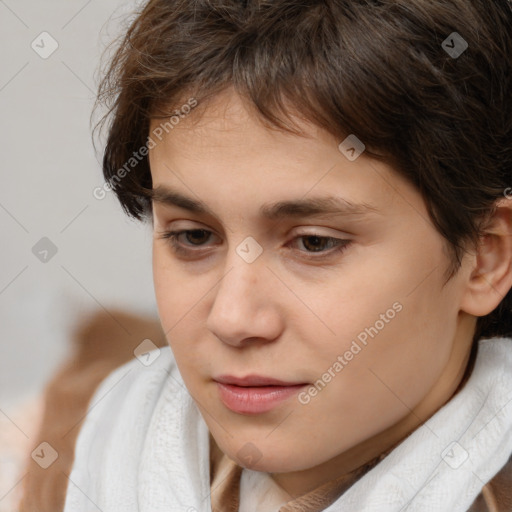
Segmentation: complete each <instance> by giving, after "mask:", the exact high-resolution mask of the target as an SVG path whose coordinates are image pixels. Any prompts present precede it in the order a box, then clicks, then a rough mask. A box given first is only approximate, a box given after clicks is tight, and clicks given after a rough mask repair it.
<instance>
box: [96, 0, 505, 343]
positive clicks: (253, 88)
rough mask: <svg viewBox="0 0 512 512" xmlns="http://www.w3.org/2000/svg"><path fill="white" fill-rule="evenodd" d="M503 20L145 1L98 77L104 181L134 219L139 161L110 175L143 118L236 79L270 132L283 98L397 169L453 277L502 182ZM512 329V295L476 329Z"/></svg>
mask: <svg viewBox="0 0 512 512" xmlns="http://www.w3.org/2000/svg"><path fill="white" fill-rule="evenodd" d="M511 26H512V9H511V5H510V3H509V1H508V0H493V1H489V0H394V1H390V0H322V1H320V0H317V1H313V0H312V1H306V2H297V1H296V0H246V1H245V2H244V1H240V0H150V1H149V2H148V3H147V4H146V5H145V6H144V7H143V8H142V9H141V11H140V12H138V13H136V18H135V19H134V21H133V22H132V23H131V25H130V26H129V28H128V30H127V32H126V34H124V35H123V37H122V38H121V42H120V45H119V47H118V48H117V50H116V52H115V54H114V56H113V58H112V59H111V61H110V62H109V65H108V69H107V71H106V75H105V77H104V78H103V80H102V82H101V83H100V86H99V91H98V98H97V105H100V104H105V105H106V106H107V109H108V111H107V113H106V114H105V116H104V117H103V118H102V119H101V121H100V123H98V125H97V126H96V128H98V127H100V126H101V127H103V125H104V124H105V121H106V120H109V121H110V122H109V123H108V137H107V143H106V147H105V151H104V156H103V174H104V177H105V179H106V180H107V183H110V184H111V185H113V186H112V188H113V189H114V191H115V193H116V195H117V197H118V199H119V201H120V202H121V205H122V206H123V208H124V210H125V211H126V212H127V213H128V214H129V215H131V216H132V217H134V218H136V219H139V220H141V219H142V218H143V217H144V216H145V215H151V198H150V196H151V195H150V193H149V192H148V190H150V189H151V188H152V181H151V173H150V168H149V162H148V158H147V156H146V155H144V156H143V157H140V158H139V159H138V160H137V162H135V165H133V169H129V172H124V173H123V179H122V180H120V179H119V175H118V174H116V173H118V171H119V169H121V168H123V166H125V165H126V162H127V161H129V160H130V158H132V156H133V154H134V152H136V151H137V150H138V149H139V148H141V147H144V146H145V145H146V144H147V141H148V135H149V126H150V120H151V119H153V118H161V117H165V116H168V115H171V114H172V113H173V109H177V108H178V111H177V112H174V113H177V114H179V113H180V111H179V107H180V105H181V104H182V103H183V102H184V98H187V97H189V98H190V97H193V98H195V99H196V100H197V101H198V104H199V105H201V104H202V105H203V106H204V105H205V104H206V103H207V100H208V99H209V98H212V97H213V96H215V95H216V94H217V93H219V92H221V91H222V90H224V89H226V88H227V87H229V86H232V87H234V89H235V90H236V91H237V92H238V93H239V94H241V95H242V96H243V97H244V98H246V99H247V101H248V104H249V105H252V106H253V107H254V108H255V109H256V111H257V112H258V113H259V114H261V119H262V121H264V122H266V123H268V125H269V126H272V127H275V128H278V129H282V130H287V131H290V132H292V133H296V134H298V135H299V134H300V132H299V130H297V129H296V126H294V124H293V122H292V120H291V118H290V117H289V115H288V113H289V112H291V109H292V108H293V110H294V112H299V113H300V115H301V117H302V118H303V119H306V120H309V121H310V122H312V123H314V124H316V125H317V126H319V127H321V128H324V129H326V130H327V131H328V132H330V133H332V134H333V135H335V136H337V137H339V140H340V142H341V140H343V139H344V138H345V137H346V136H347V135H348V134H355V135H356V136H357V137H358V138H359V139H361V140H362V141H363V142H364V144H365V145H366V148H367V154H368V156H373V157H374V158H378V159H381V160H383V161H386V162H388V163H391V164H392V165H393V167H394V168H395V169H396V171H397V172H398V173H399V174H401V175H402V176H404V177H406V178H407V179H408V180H409V181H410V182H411V183H412V184H413V185H414V186H415V187H417V189H418V190H419V191H420V192H421V194H422V197H423V198H424V200H425V203H426V206H427V209H428V212H429V215H430V218H431V220H432V222H433V224H434V226H435V227H436V229H437V230H438V231H439V233H440V234H441V235H442V236H443V237H444V238H445V239H446V240H447V242H448V247H449V249H450V251H451V255H452V265H451V269H449V273H450V275H453V273H454V272H455V271H456V270H457V269H458V268H459V266H460V263H461V258H462V255H463V253H464V250H465V248H464V247H465V244H466V243H467V242H471V243H472V244H473V245H476V244H477V242H478V239H479V236H480V234H481V223H482V222H483V220H484V219H485V218H487V217H488V216H489V214H490V213H492V211H493V208H494V206H495V203H496V201H497V200H498V199H499V198H500V197H503V195H504V191H505V190H507V189H508V187H510V186H511V185H512V183H511V181H512V178H511V176H512V172H511V170H512V36H511V28H510V27H511ZM456 45H458V46H457V47H456ZM450 49H451V50H450ZM454 49H455V50H457V51H456V52H454ZM187 95H188V96H187ZM193 115H198V114H196V112H194V114H193ZM139 160H140V161H139ZM114 178H117V183H114ZM511 334H512V292H511V291H510V290H509V292H508V294H507V295H506V296H505V297H504V298H503V300H502V302H501V304H500V305H499V306H498V308H497V309H496V310H494V311H493V312H492V313H491V314H489V315H487V316H485V317H482V318H479V319H478V323H477V329H476V332H475V339H479V338H480V337H492V336H509V335H511Z"/></svg>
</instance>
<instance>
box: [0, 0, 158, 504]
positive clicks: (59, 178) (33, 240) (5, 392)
mask: <svg viewBox="0 0 512 512" xmlns="http://www.w3.org/2000/svg"><path fill="white" fill-rule="evenodd" d="M140 3H141V2H136V1H133V0H45V1H44V2H41V1H40V0H0V34H1V35H0V41H1V46H0V55H1V63H2V65H1V67H0V112H1V120H0V144H1V164H0V165H1V171H0V172H1V187H0V230H1V234H2V243H1V247H2V251H1V256H0V258H1V266H0V329H1V335H2V339H1V342H0V353H1V357H0V447H1V448H0V450H1V451H0V512H3V511H4V510H5V511H7V510H9V511H10V510H12V509H9V508H8V507H9V499H10V496H13V495H14V494H15V491H13V489H14V488H15V486H16V484H17V482H18V480H16V478H17V477H16V471H15V469H16V468H15V466H16V463H17V462H16V460H15V457H14V455H12V454H10V453H9V446H11V445H12V444H14V443H16V442H17V441H19V442H21V443H22V442H25V443H26V442H29V441H30V439H29V438H30V435H29V434H30V432H31V428H34V425H32V424H31V423H32V420H33V418H35V417H36V416H34V415H35V414H36V413H35V409H34V408H32V409H30V407H29V408H28V409H27V407H26V405H27V404H30V403H33V401H34V400H37V397H38V395H39V394H40V393H41V392H42V390H43V389H44V386H45V384H46V383H47V382H48V380H49V378H50V377H51V375H52V374H53V372H55V370H56V368H57V367H58V366H59V364H61V363H62V361H64V360H65V358H66V356H67V355H68V352H69V350H70V333H71V332H72V329H73V327H74V326H75V325H76V324H77V322H78V321H79V320H80V318H82V317H84V315H86V314H88V312H91V311H94V310H102V311H104V312H107V313H108V314H109V315H110V314H111V313H110V312H111V311H115V310H116V309H121V310H125V311H133V312H137V313H143V314H149V315H156V304H155V300H154V296H153V283H152V274H151V231H150V227H149V225H147V224H142V223H137V222H135V221H133V220H131V219H129V218H128V217H126V216H125V214H124V213H123V211H122V209H121V207H120V206H119V204H118V203H117V201H116V199H115V197H114V195H113V194H112V193H111V192H107V193H106V196H105V197H104V198H103V199H97V198H95V196H94V195H93V191H94V189H95V188H97V187H99V186H102V185H103V178H102V174H101V166H100V162H101V149H102V148H101V145H98V148H97V149H98V152H97V153H95V151H94V148H93V145H92V140H91V122H90V116H91V112H92V107H93V103H94V99H95V93H96V88H97V84H98V82H99V78H100V76H101V69H100V56H101V55H102V53H103V52H104V51H105V49H106V46H107V45H108V44H109V43H111V42H112V41H113V40H114V39H115V38H116V37H118V35H119V33H120V32H121V31H122V30H123V28H125V27H126V25H127V24H128V23H129V21H130V19H131V17H132V15H133V12H134V10H135V8H136V7H137V5H138V4H140ZM100 113H101V111H100ZM97 118H98V116H96V117H95V118H94V119H93V121H94V120H95V119H96V120H97ZM111 316H112V319H113V320H114V321H117V319H116V318H115V315H114V314H112V315H111ZM120 328H122V326H121V325H120ZM31 401H32V402H31ZM27 410H29V411H32V412H31V413H29V414H27V413H26V411H27ZM20 411H25V412H24V413H20ZM31 414H33V415H32V416H31Z"/></svg>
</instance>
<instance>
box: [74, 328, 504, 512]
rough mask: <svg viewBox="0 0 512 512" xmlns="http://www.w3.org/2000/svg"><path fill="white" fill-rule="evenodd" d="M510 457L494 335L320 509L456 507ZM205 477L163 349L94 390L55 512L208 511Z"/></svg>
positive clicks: (202, 443) (192, 424) (178, 383)
mask: <svg viewBox="0 0 512 512" xmlns="http://www.w3.org/2000/svg"><path fill="white" fill-rule="evenodd" d="M452 443H457V444H452ZM299 445H300V443H299ZM511 453H512V340H510V339H497V338H496V339H493V340H487V341H481V342H480V347H479V354H478V357H477V360H476V364H475V368H474V371H473V373H472V375H471V377H470V379H469V381H468V382H467V383H466V385H465V386H464V388H463V389H462V390H461V391H460V393H458V394H457V395H456V396H455V397H454V398H452V399H451V400H450V401H449V402H448V403H447V404H446V405H445V406H443V407H442V408H441V409H440V410H439V411H437V412H436V414H434V415H433V416H432V417H431V418H430V419H429V420H428V421H427V422H426V423H425V424H424V425H422V426H421V427H419V428H418V429H417V430H415V431H414V432H413V433H412V434H411V435H410V436H409V437H408V438H406V439H405V440H404V441H403V442H402V443H401V444H400V445H399V446H397V447H396V448H395V449H394V450H393V451H392V452H391V453H390V454H389V455H388V456H387V457H386V458H385V459H383V460H382V461H381V462H380V463H379V464H377V465H376V466H375V467H374V468H373V469H372V470H371V471H370V472H368V473H367V474H366V475H364V476H363V477H362V478H361V479H360V480H358V481H357V482H356V483H355V484H354V485H353V486H352V487H351V488H350V489H349V490H348V491H346V492H345V493H344V494H343V495H342V496H341V497H340V498H339V499H338V500H337V501H336V502H335V503H333V504H332V505H331V506H329V507H328V508H326V509H325V512H335V511H336V512H345V511H346V512H352V511H354V510H359V511H363V510H364V511H365V512H373V511H375V512H377V511H378V512H398V511H401V512H402V511H409V512H432V511H434V510H435V511H436V512H443V511H446V512H466V511H467V509H468V508H469V506H470V505H471V503H472V502H473V500H474V499H475V498H476V496H477V495H478V494H479V492H480V490H481V488H482V486H483V485H484V484H485V483H486V482H488V481H489V480H490V479H491V478H492V477H493V476H494V475H495V474H496V473H498V471H499V470H500V469H501V468H502V467H503V466H504V465H505V463H506V462H507V460H508V458H509V456H510V454H511ZM442 454H444V458H443V456H442ZM209 483H210V475H209V438H208V428H207V426H206V423H205V422H204V420H203V419H202V416H201V415H200V413H199V410H198V408H197V406H196V405H195V403H194V401H193V400H192V398H191V397H190V395H189V394H188V392H187V390H186V388H185V385H184V383H183V380H182V378H181V375H180V374H179V371H178V368H177V366H176V363H175V361H174V358H173V356H172V353H171V351H170V349H169V348H168V347H166V348H164V349H161V351H160V355H159V357H158V358H157V359H156V361H155V362H153V363H152V364H151V365H150V366H148V367H145V366H144V365H143V364H142V363H141V362H139V361H138V360H136V359H135V360H133V361H130V362H129V363H127V364H126V365H124V366H122V367H121V368H119V369H117V370H116V371H114V372H113V373H112V374H111V375H110V376H109V377H108V378H107V379H106V380H105V381H103V383H102V384H101V386H100V388H99V389H98V390H97V392H96V393H95V395H94V397H93V400H92V401H91V407H90V412H89V414H88V416H87V418H86V420H85V423H84V424H83V426H82V429H81V432H80V434H79V437H78V440H77V445H76V457H75V462H74V465H73V469H72V472H71V475H70V482H69V485H68V493H67V497H66V504H65V509H64V510H65V512H91V511H96V510H101V511H102V512H164V511H165V512H211V502H210V497H209V492H210V485H209Z"/></svg>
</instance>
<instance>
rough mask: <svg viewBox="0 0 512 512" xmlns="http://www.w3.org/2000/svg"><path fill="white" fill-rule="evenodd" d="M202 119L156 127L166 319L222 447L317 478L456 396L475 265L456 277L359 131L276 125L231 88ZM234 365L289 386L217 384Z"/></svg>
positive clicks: (161, 298)
mask: <svg viewBox="0 0 512 512" xmlns="http://www.w3.org/2000/svg"><path fill="white" fill-rule="evenodd" d="M192 121H194V112H192V113H191V114H190V116H189V117H188V118H184V119H181V121H180V122H179V123H178V124H176V125H174V126H173V128H172V129H169V128H168V133H166V132H165V131H163V136H160V138H161V141H159V140H158V139H156V138H155V137H154V136H153V139H154V140H155V141H156V142H157V144H156V146H155V147H154V148H153V149H151V151H150V155H149V158H150V166H151V174H152V179H153V188H154V189H155V190H157V191H158V192H157V193H156V197H155V199H154V202H153V224H154V243H153V270H154V283H155V292H156V298H157V303H158V310H159V315H160V319H161V322H162V326H163V328H164V330H165V332H166V335H167V338H168V341H169V344H170V346H171V348H172V351H173V353H174V355H175V358H176V361H177V364H178V367H179V370H180V373H181V375H182V377H183V380H184V382H185V384H186V386H187V388H188V391H189V392H190V394H191V395H192V397H193V399H194V400H195V402H196V404H197V406H198V408H199V410H200V411H201V413H202V416H203V418H204V420H205V422H206V423H207V425H208V427H209V429H210V431H211V433H212V435H213V436H214V438H215V440H216V442H217V444H218V445H219V446H220V448H221V449H222V450H223V451H224V452H225V453H226V454H227V455H228V457H230V458H231V459H233V460H235V461H236V462H237V463H239V464H240V465H242V466H245V467H249V468H251V469H254V470H257V471H266V472H271V473H274V475H273V477H274V478H275V479H276V481H278V482H280V483H281V484H282V485H283V487H284V488H288V489H290V491H291V492H293V491H294V490H297V489H300V488H303V489H305V488H306V487H312V486H313V485H314V484H315V483H320V482H322V481H323V480H325V478H326V477H328V478H327V479H332V478H333V476H335V474H336V473H337V472H342V471H344V470H349V469H353V468H354V467H356V466H357V465H359V464H361V463H363V462H366V461H367V460H368V459H369V458H371V457H373V456H375V455H378V454H379V453H380V452H381V451H383V450H384V449H385V448H387V447H388V446H390V445H391V444H392V443H393V442H395V441H397V440H399V439H401V438H402V437H403V436H405V435H406V433H407V432H409V431H411V430H412V429H413V428H415V426H417V425H418V424H419V423H420V422H422V421H424V420H426V419H427V418H428V417H429V416H430V415H431V414H432V413H433V412H434V411H435V410H437V408H439V407H440V406H441V405H442V404H443V403H444V402H445V401H446V400H448V398H449V397H450V396H451V394H453V391H454V390H455V388H456V386H457V384H458V382H459V381H460V378H461V376H462V373H463V371H464V367H465V364H466V362H467V355H468V350H469V346H470V342H471V335H472V328H473V327H474V321H473V320H474V319H473V317H470V316H469V315H466V314H465V313H464V312H462V311H461V308H460V303H461V299H462V296H463V293H464V276H465V275H467V273H466V274H465V273H464V272H466V271H465V270H464V268H465V267H464V266H463V268H462V270H461V271H460V272H459V273H458V274H457V275H456V276H455V278H453V279H451V280H450V281H448V282H447V283H446V274H445V272H446V269H447V267H448V265H449V259H448V255H447V252H446V249H445V245H444V242H443V239H442V237H441V235H440V234H439V233H438V232H437V231H436V230H435V229H434V227H433V225H432V224H431V222H430V220H429V217H428V214H427V211H426V207H425V204H424V202H423V200H422V198H421V196H420V194H419V193H418V192H417V191H416V190H415V189H414V188H413V187H412V186H411V185H410V184H408V183H407V182H405V181H404V180H403V179H402V178H401V177H400V176H399V175H398V174H396V173H395V172H394V171H393V170H392V169H391V168H390V167H388V166H386V165H384V164H382V163H378V162H376V161H374V160H371V159H369V158H368V157H367V156H366V155H365V153H364V152H363V153H362V154H361V155H360V156H358V157H357V149H360V147H355V150H356V151H351V149H350V146H351V144H350V143H349V142H350V140H352V141H353V139H349V142H347V143H346V144H345V145H343V146H342V149H343V151H342V150H341V149H340V148H339V147H338V145H339V144H340V143H341V142H342V141H341V140H335V139H334V137H332V136H331V135H329V134H328V133H326V132H324V131H321V130H319V129H317V128H315V127H313V126H311V125H309V124H308V125H306V124H305V123H303V126H304V127H307V130H308V134H309V135H310V138H301V137H298V136H294V135H291V134H284V133H282V132H278V131H270V130H269V129H268V128H265V127H264V126H263V125H262V124H260V122H259V120H258V118H256V117H255V115H254V114H252V113H250V112H249V111H247V110H245V107H244V104H243V103H242V101H241V100H240V98H239V97H238V96H237V95H235V94H234V93H232V92H227V93H224V94H222V95H220V96H218V97H217V99H216V101H215V103H212V104H210V105H209V106H208V107H207V110H206V113H205V114H204V116H203V117H201V118H200V122H196V121H194V122H192ZM160 122H161V121H154V122H153V123H152V125H151V130H152V131H151V133H154V131H155V129H158V126H159V124H160ZM160 132H162V130H160V131H159V132H157V133H160ZM150 135H151V134H150ZM363 142H364V141H363ZM347 157H349V158H347ZM180 198H181V199H180ZM183 198H187V199H186V200H184V199H183ZM171 231H172V232H176V231H180V232H183V233H182V234H180V235H178V236H177V238H176V239H175V240H174V242H172V240H171V239H169V238H165V237H163V236H162V235H163V234H164V233H166V232H171ZM187 232H188V234H187ZM173 243H175V244H176V245H173ZM226 376H228V377H226ZM229 376H231V377H232V378H238V379H243V378H245V377H248V376H253V377H254V376H260V377H266V378H269V379H276V380H279V381H284V383H286V384H288V386H284V387H274V388H269V386H268V385H266V386H264V385H263V384H265V383H264V382H262V381H260V382H257V381H254V380H253V381H250V380H249V381H247V380H246V381H244V382H238V384H239V385H238V386H236V385H222V384H220V383H219V382H218V380H222V378H223V377H224V378H227V379H228V380H229V378H230V377H229ZM235 384H236V383H235ZM240 384H244V386H241V385H240ZM248 384H252V386H249V387H247V385H248ZM291 384H294V386H293V387H292V386H291ZM329 475H330V476H329Z"/></svg>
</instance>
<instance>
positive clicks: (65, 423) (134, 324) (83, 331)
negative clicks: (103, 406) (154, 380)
mask: <svg viewBox="0 0 512 512" xmlns="http://www.w3.org/2000/svg"><path fill="white" fill-rule="evenodd" d="M144 339H150V340H151V341H152V342H153V343H154V344H155V345H156V346H158V347H163V346H166V345H167V342H166V340H165V336H164V334H163V332H162V329H161V326H160V322H159V321H158V318H150V317H144V316H138V315H134V314H129V313H126V312H123V311H112V312H110V313H107V312H104V311H98V312H96V313H94V314H92V315H91V316H89V317H88V318H86V319H85V320H83V321H82V322H81V323H80V325H79V326H78V327H77V328H76V329H75V331H74V334H73V337H72V345H73V348H72V354H71V356H70V357H69V359H68V360H67V361H66V362H65V363H64V364H63V365H62V367H61V368H60V369H59V370H58V371H57V373H56V374H55V376H54V377H53V378H52V379H51V380H50V381H49V383H48V385H47V386H46V388H45V391H44V412H43V417H42V419H41V425H40V428H39V431H38V432H37V436H36V437H35V439H34V442H33V443H32V445H31V446H32V447H31V449H30V453H31V452H32V451H33V450H34V449H35V448H36V447H38V446H39V445H40V444H41V443H42V442H47V443H49V444H50V445H51V446H52V447H53V448H54V449H55V450H56V451H57V453H58V458H57V460H56V461H55V462H54V463H53V464H52V465H51V466H49V467H48V468H47V469H43V468H42V467H40V466H39V465H38V464H37V463H36V462H35V461H34V460H33V459H32V458H31V457H30V453H29V454H28V455H27V462H26V468H25V471H24V473H27V476H26V477H25V479H24V482H23V492H22V499H21V503H20V508H19V510H20V512H60V511H62V510H63V508H64V502H65V496H66V489H67V486H68V482H69V480H68V476H69V474H70V472H71V467H72V464H73V459H74V448H75V441H76V439H77V436H78V433H79V431H80V427H81V425H82V423H83V421H84V420H85V417H86V415H87V409H88V404H89V401H90V399H91V398H92V395H93V393H94V391H95V390H96V388H97V387H98V385H99V384H100V382H101V381H102V380H103V379H104V378H105V377H106V376H107V375H108V374H109V373H111V372H112V371H113V370H114V369H116V368H117V367H119V366H121V365H122V364H124V363H125V362H127V361H129V360H130V359H132V358H134V357H135V356H134V350H135V348H136V347H137V346H138V345H139V344H140V343H141V342H142V341H143V340H144Z"/></svg>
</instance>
